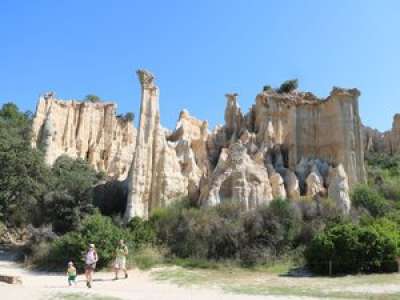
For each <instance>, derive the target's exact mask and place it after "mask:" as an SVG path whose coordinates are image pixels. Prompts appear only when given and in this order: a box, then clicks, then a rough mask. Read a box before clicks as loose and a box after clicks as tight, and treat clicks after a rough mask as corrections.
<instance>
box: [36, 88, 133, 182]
mask: <svg viewBox="0 0 400 300" xmlns="http://www.w3.org/2000/svg"><path fill="white" fill-rule="evenodd" d="M116 109H117V107H116V104H114V103H106V102H97V103H92V102H80V101H74V100H70V101H64V100H58V99H56V98H55V96H54V94H53V93H47V94H45V95H43V96H41V97H40V99H39V102H38V105H37V108H36V114H35V117H34V120H33V125H32V145H33V147H43V148H44V150H45V160H46V162H47V163H48V164H49V165H52V164H53V163H54V161H55V160H56V159H57V158H58V157H59V156H60V155H63V154H66V155H68V156H70V157H73V158H82V159H85V160H87V161H88V162H89V163H90V164H91V165H92V166H93V167H94V168H95V169H96V170H98V171H104V172H105V173H106V174H107V175H108V176H110V177H113V178H115V179H125V178H126V177H127V175H128V171H129V167H130V164H131V161H132V157H133V153H134V149H135V143H136V129H135V128H134V126H133V123H132V122H131V121H129V120H125V119H123V118H118V117H116Z"/></svg>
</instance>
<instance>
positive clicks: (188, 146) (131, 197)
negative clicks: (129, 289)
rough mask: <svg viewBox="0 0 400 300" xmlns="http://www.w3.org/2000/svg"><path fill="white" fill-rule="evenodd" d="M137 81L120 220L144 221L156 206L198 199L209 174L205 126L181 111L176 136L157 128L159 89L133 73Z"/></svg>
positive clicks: (149, 77) (140, 73)
mask: <svg viewBox="0 0 400 300" xmlns="http://www.w3.org/2000/svg"><path fill="white" fill-rule="evenodd" d="M137 74H138V76H139V80H140V83H141V89H142V92H141V93H142V95H141V107H140V120H139V127H138V132H137V140H136V150H135V155H134V158H133V161H132V165H131V169H130V173H129V178H128V182H129V192H128V201H127V209H126V211H125V216H124V219H125V220H126V221H128V220H130V219H131V218H132V217H134V216H139V217H143V218H147V217H148V215H149V213H150V212H151V211H152V210H153V209H154V208H157V207H163V206H166V205H168V204H169V203H170V202H171V201H174V200H177V199H180V198H182V197H190V198H191V199H193V200H195V199H198V197H199V193H200V180H201V177H202V176H203V175H204V176H206V175H207V171H208V160H207V150H206V140H207V135H208V130H207V123H206V122H201V121H199V120H197V119H195V118H193V117H191V116H190V115H189V113H188V112H186V111H183V112H181V114H180V118H179V121H178V124H177V127H176V129H175V131H174V132H172V133H169V132H168V131H167V130H166V129H164V128H162V127H161V125H160V111H159V103H158V96H159V90H158V87H157V86H156V85H155V82H154V76H153V75H152V74H151V73H150V72H148V71H145V70H139V71H138V72H137Z"/></svg>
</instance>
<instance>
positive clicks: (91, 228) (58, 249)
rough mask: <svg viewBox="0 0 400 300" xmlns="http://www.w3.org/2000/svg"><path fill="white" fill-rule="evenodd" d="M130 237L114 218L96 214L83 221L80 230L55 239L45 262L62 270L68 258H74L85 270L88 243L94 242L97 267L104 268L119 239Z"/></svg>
mask: <svg viewBox="0 0 400 300" xmlns="http://www.w3.org/2000/svg"><path fill="white" fill-rule="evenodd" d="M128 238H129V235H128V232H127V231H125V230H123V229H122V228H120V227H118V226H116V225H114V224H113V223H112V221H111V219H110V218H108V217H103V216H101V215H100V214H95V215H93V216H89V217H87V218H86V219H85V220H84V221H83V223H82V227H81V228H80V230H79V231H76V232H70V233H67V234H65V235H63V236H62V237H61V238H59V239H58V240H56V241H54V242H53V243H52V245H51V248H50V252H49V256H48V258H47V259H46V261H43V262H42V264H44V265H47V266H48V267H49V268H51V269H62V268H64V267H65V266H66V264H67V262H68V261H73V262H74V263H75V264H76V265H77V267H78V269H79V270H80V271H82V270H83V267H84V260H83V259H84V255H85V252H86V251H87V249H88V245H89V244H90V243H93V244H95V245H96V250H97V253H98V255H99V262H98V264H97V266H98V267H99V268H103V267H106V266H108V265H109V264H110V262H111V261H112V260H113V259H114V251H115V249H116V247H117V245H118V241H119V240H120V239H125V240H128ZM128 245H129V243H128Z"/></svg>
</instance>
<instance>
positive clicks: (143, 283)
mask: <svg viewBox="0 0 400 300" xmlns="http://www.w3.org/2000/svg"><path fill="white" fill-rule="evenodd" d="M0 274H5V275H16V276H21V278H22V282H23V284H22V285H8V284H5V283H0V299H2V300H3V299H4V300H44V299H49V300H50V299H71V300H72V299H74V298H73V297H72V296H71V294H76V296H77V297H76V299H86V298H88V299H97V297H98V296H99V297H98V299H101V297H100V296H102V297H105V296H108V297H115V298H117V299H134V300H181V299H182V300H188V299H190V300H200V299H201V300H236V299H240V300H247V299H248V300H259V299H265V300H275V299H276V300H283V299H289V300H296V299H303V300H304V299H313V298H309V297H287V296H250V295H249V296H245V295H234V294H229V293H224V292H223V291H221V290H219V289H218V288H209V289H207V288H195V287H193V288H188V287H185V288H183V287H178V286H176V285H174V284H171V283H159V282H157V281H154V280H153V279H152V278H151V275H150V273H149V272H142V271H138V270H132V271H130V272H129V279H126V280H125V279H124V280H118V281H112V278H113V274H112V273H106V272H98V273H96V274H95V281H94V283H93V288H92V289H88V288H86V286H85V282H84V278H83V276H78V284H77V286H76V287H68V285H67V282H66V277H65V276H64V275H62V274H57V273H54V274H53V273H39V272H32V271H28V270H24V269H23V268H22V267H21V266H19V265H18V264H16V263H15V262H14V256H13V254H12V253H8V252H4V251H2V250H0ZM63 295H64V296H63ZM82 295H85V296H82ZM80 297H82V298H80Z"/></svg>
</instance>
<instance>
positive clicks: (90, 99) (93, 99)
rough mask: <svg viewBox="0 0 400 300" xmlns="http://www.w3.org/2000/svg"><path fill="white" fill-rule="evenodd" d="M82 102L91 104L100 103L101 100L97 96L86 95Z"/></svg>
mask: <svg viewBox="0 0 400 300" xmlns="http://www.w3.org/2000/svg"><path fill="white" fill-rule="evenodd" d="M83 101H88V102H92V103H96V102H101V99H100V97H99V96H96V95H92V94H89V95H86V96H85V98H84V99H83Z"/></svg>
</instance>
